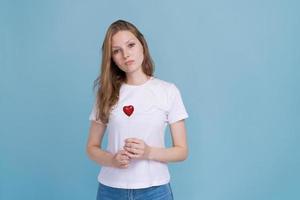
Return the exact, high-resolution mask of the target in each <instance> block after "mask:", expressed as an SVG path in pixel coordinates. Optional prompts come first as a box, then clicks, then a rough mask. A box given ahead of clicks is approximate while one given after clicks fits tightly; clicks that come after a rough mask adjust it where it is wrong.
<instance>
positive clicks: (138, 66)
mask: <svg viewBox="0 0 300 200" xmlns="http://www.w3.org/2000/svg"><path fill="white" fill-rule="evenodd" d="M112 59H113V61H114V62H115V64H116V65H117V66H118V67H119V68H120V69H121V70H122V71H124V72H125V73H126V74H132V73H134V72H142V63H143V60H144V52H143V46H142V44H141V42H140V41H139V40H138V39H137V38H136V37H135V35H133V34H132V33H131V32H130V31H119V32H117V33H116V34H115V35H113V37H112Z"/></svg>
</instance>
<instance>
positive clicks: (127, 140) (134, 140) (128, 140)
mask: <svg viewBox="0 0 300 200" xmlns="http://www.w3.org/2000/svg"><path fill="white" fill-rule="evenodd" d="M141 141H142V140H140V139H138V138H127V139H126V140H125V142H127V143H136V144H139V143H141Z"/></svg>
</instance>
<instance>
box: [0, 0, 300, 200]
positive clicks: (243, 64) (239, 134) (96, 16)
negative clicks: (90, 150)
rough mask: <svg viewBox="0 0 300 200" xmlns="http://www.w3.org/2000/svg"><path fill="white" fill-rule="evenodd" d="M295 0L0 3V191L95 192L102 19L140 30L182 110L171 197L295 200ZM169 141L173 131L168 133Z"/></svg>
mask: <svg viewBox="0 0 300 200" xmlns="http://www.w3.org/2000/svg"><path fill="white" fill-rule="evenodd" d="M299 10H300V3H299V1H297V0H286V1H284V0H282V1H280V0H247V1H246V0H226V1H225V0H211V1H202V0H193V1H173V0H165V1H160V0H153V1H137V0H135V1H134V0H128V1H121V0H119V1H118V0H117V1H109V0H105V1H96V0H95V1H79V0H77V1H70V0H56V1H3V0H2V1H1V3H0V23H1V26H0V34H1V35H0V50H1V52H0V68H1V70H0V123H1V125H0V134H1V138H0V199H1V200H8V199H9V200H16V199H44V200H52V199H58V200H64V199H65V200H70V199H78V200H79V199H95V195H96V189H97V180H96V177H97V174H98V170H99V167H98V166H97V165H96V164H95V163H94V162H92V161H90V160H89V159H88V158H87V156H86V154H85V144H86V140H87V134H88V128H89V121H88V115H89V113H90V111H91V106H92V103H93V98H94V96H93V95H94V94H93V90H92V84H93V80H94V79H95V78H96V77H97V74H98V72H99V63H100V59H101V58H100V47H101V45H102V41H103V37H104V34H105V31H106V29H107V27H108V26H109V25H110V24H111V23H112V22H113V21H115V20H117V19H120V18H121V19H125V20H129V21H131V22H132V23H134V24H135V25H136V26H137V27H138V28H139V29H140V30H141V32H142V33H144V35H145V37H146V39H147V41H148V44H149V47H150V51H151V54H152V57H153V59H154V61H155V64H156V72H155V76H156V77H158V78H160V79H163V80H167V81H170V82H174V83H175V84H176V85H177V86H178V88H179V89H180V91H181V93H182V96H183V100H184V103H185V105H186V108H187V110H188V112H189V115H190V117H189V119H188V120H187V121H186V123H187V129H188V140H189V147H190V154H189V158H188V159H187V160H186V161H185V162H183V163H176V164H170V171H171V174H172V186H173V192H174V195H175V197H176V199H182V200H183V199H189V200H193V199H194V200H198V199H205V200H241V199H242V200H254V199H255V200H266V199H268V200H269V199H272V200H279V199H280V200H282V199H284V200H286V199H289V200H294V199H295V200H296V199H300V192H299V185H300V181H299V180H300V170H299V166H300V137H299V133H300V114H299V113H300V105H299V104H300V95H299V91H300V82H299V81H300V70H299V67H300V38H299V35H300V14H299ZM167 139H168V143H170V137H169V136H167Z"/></svg>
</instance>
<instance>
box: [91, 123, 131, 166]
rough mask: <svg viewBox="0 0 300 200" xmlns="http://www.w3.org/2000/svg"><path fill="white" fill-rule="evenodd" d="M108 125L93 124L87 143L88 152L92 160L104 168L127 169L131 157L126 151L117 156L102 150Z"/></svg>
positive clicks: (119, 152)
mask: <svg viewBox="0 0 300 200" xmlns="http://www.w3.org/2000/svg"><path fill="white" fill-rule="evenodd" d="M105 129H106V125H104V124H101V123H97V122H95V121H92V122H91V127H90V131H89V138H88V142H87V147H86V152H87V154H88V156H89V157H90V159H91V160H94V161H95V162H96V163H98V164H99V165H102V166H110V167H117V168H127V167H128V164H129V157H128V156H127V155H126V154H125V151H124V150H120V151H118V152H117V153H116V154H115V155H113V154H111V153H109V152H107V151H104V150H102V146H101V144H102V139H103V136H104V133H105Z"/></svg>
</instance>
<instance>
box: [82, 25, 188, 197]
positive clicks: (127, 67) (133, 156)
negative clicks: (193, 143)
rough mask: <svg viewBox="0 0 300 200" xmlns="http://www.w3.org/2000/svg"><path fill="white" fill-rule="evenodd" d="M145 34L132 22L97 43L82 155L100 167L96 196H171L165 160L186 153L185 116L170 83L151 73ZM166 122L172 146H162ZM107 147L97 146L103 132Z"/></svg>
mask: <svg viewBox="0 0 300 200" xmlns="http://www.w3.org/2000/svg"><path fill="white" fill-rule="evenodd" d="M153 70H154V66H153V62H152V60H151V57H150V53H149V49H148V46H147V43H146V40H145V38H144V37H143V35H142V34H141V33H140V31H139V30H138V29H137V28H136V27H135V26H134V25H133V24H131V23H129V22H126V21H123V20H118V21H116V22H114V23H112V24H111V25H110V27H109V28H108V30H107V32H106V36H105V39H104V42H103V46H102V64H101V73H100V75H99V77H98V78H97V79H96V81H95V86H96V87H97V89H98V90H97V98H96V102H95V104H94V107H93V109H92V112H91V114H90V120H91V127H90V131H89V138H88V142H87V154H88V155H89V157H90V158H91V159H92V160H94V161H95V162H96V163H98V164H99V165H101V166H102V168H101V171H100V173H99V176H98V181H99V187H98V192H97V199H101V200H106V199H116V200H123V199H124V200H125V199H142V200H147V199H151V200H155V199H161V200H164V199H166V200H167V199H168V200H169V199H173V194H172V190H171V187H170V183H169V182H170V175H169V171H168V167H167V163H168V162H176V161H183V160H185V159H186V157H187V155H188V147H187V141H186V129H185V124H184V119H185V118H187V117H188V114H187V112H186V110H185V107H184V104H183V102H182V99H181V95H180V92H179V90H178V89H177V87H176V86H175V85H174V84H173V83H169V82H166V81H163V80H160V79H158V78H155V77H154V76H153ZM167 125H169V126H170V130H171V133H172V141H173V146H172V147H170V148H166V147H165V144H164V131H165V128H166V126H167ZM105 131H107V133H108V147H107V149H106V150H104V149H103V148H102V145H101V143H102V139H103V135H104V132H105Z"/></svg>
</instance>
